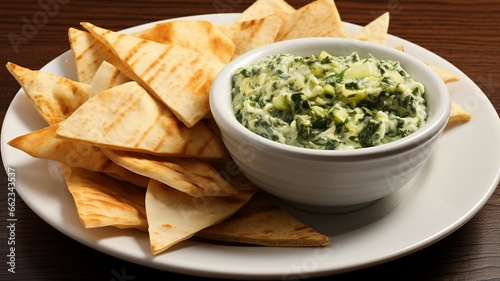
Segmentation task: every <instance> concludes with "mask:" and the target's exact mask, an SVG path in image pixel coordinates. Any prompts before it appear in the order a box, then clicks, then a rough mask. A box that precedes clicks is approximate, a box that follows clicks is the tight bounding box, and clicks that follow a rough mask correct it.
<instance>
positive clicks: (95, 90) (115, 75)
mask: <svg viewBox="0 0 500 281" xmlns="http://www.w3.org/2000/svg"><path fill="white" fill-rule="evenodd" d="M126 82H130V78H128V77H127V76H126V75H124V74H123V73H122V72H121V71H120V70H118V69H117V68H116V67H115V66H114V65H112V64H110V63H109V62H107V61H103V62H102V63H101V66H99V68H98V69H97V71H96V73H95V75H94V78H93V79H92V83H91V89H90V97H93V96H95V95H97V94H99V93H100V92H102V91H104V90H107V89H111V88H113V87H115V86H119V85H121V84H125V83H126Z"/></svg>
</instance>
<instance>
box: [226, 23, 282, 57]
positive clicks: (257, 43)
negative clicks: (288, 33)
mask: <svg viewBox="0 0 500 281" xmlns="http://www.w3.org/2000/svg"><path fill="white" fill-rule="evenodd" d="M283 19H284V15H283V14H274V15H271V16H267V17H263V18H257V19H252V20H248V21H243V22H237V23H235V25H237V26H238V32H236V33H235V34H234V35H233V38H232V40H233V42H234V44H235V46H236V49H235V51H234V57H237V56H239V55H241V54H243V53H245V52H248V51H250V50H253V49H255V48H258V47H261V46H264V45H267V44H271V43H273V42H274V41H275V40H276V35H277V34H278V31H279V29H280V27H281V25H282V23H283ZM249 38H251V40H249Z"/></svg>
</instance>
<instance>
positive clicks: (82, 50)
mask: <svg viewBox="0 0 500 281" xmlns="http://www.w3.org/2000/svg"><path fill="white" fill-rule="evenodd" d="M68 37H69V43H70V46H71V51H72V53H73V56H74V60H75V66H76V74H77V77H78V81H79V82H81V83H86V84H91V83H92V79H93V77H94V75H95V73H96V72H97V69H99V66H100V65H101V63H102V62H103V61H107V60H109V59H110V58H111V57H112V56H113V53H112V52H111V51H110V50H109V49H108V48H106V46H105V45H104V44H102V43H101V42H99V40H97V39H95V38H94V36H92V34H90V33H88V32H86V31H83V30H79V29H76V28H72V27H71V28H69V29H68Z"/></svg>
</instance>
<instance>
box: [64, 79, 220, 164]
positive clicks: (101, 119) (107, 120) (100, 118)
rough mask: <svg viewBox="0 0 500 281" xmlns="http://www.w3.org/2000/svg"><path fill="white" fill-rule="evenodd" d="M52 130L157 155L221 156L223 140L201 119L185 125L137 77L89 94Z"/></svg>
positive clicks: (94, 142) (85, 140)
mask: <svg viewBox="0 0 500 281" xmlns="http://www.w3.org/2000/svg"><path fill="white" fill-rule="evenodd" d="M56 136H57V137H60V138H66V139H72V140H78V141H84V142H87V143H91V144H93V145H95V146H99V147H103V148H110V149H120V150H130V151H142V152H147V153H153V154H158V155H168V156H184V157H187V156H194V157H200V158H210V159H222V158H224V156H225V152H224V149H223V146H222V144H221V143H220V142H219V140H218V138H217V137H216V136H215V135H214V134H213V133H212V132H211V131H210V129H208V128H207V127H206V126H205V125H204V124H203V123H201V122H200V123H199V124H196V125H195V126H193V127H192V128H187V127H186V126H184V125H183V124H182V123H181V122H180V121H179V120H178V119H177V118H176V117H175V116H173V114H172V113H171V112H170V110H169V109H168V108H167V107H165V106H164V105H163V104H162V103H160V102H159V101H158V100H156V99H155V98H154V97H152V96H151V95H149V94H148V93H147V92H146V90H144V89H143V88H142V87H141V86H139V85H138V84H137V83H136V82H127V83H125V84H122V85H120V86H117V87H114V88H111V89H108V90H105V91H102V92H100V93H99V94H98V95H97V96H95V97H93V98H91V99H89V100H88V101H87V102H86V103H84V104H83V105H82V106H81V107H80V108H78V110H76V111H75V112H74V113H73V114H72V115H71V116H70V117H69V118H68V119H66V120H65V121H64V122H62V123H61V124H60V126H59V129H58V130H57V132H56Z"/></svg>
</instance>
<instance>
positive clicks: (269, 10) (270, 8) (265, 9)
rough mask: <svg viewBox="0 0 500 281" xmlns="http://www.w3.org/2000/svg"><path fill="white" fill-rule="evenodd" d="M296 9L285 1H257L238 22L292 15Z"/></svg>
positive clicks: (244, 12)
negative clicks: (275, 15)
mask: <svg viewBox="0 0 500 281" xmlns="http://www.w3.org/2000/svg"><path fill="white" fill-rule="evenodd" d="M293 12H295V8H294V7H292V6H290V4H288V3H287V2H286V1H284V0H257V1H255V2H254V3H253V4H252V5H250V6H249V7H248V8H247V9H245V10H244V11H243V13H241V15H240V16H239V17H238V19H237V20H236V21H237V22H244V21H250V20H254V19H258V18H263V17H267V16H270V15H274V14H291V13H293Z"/></svg>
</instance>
